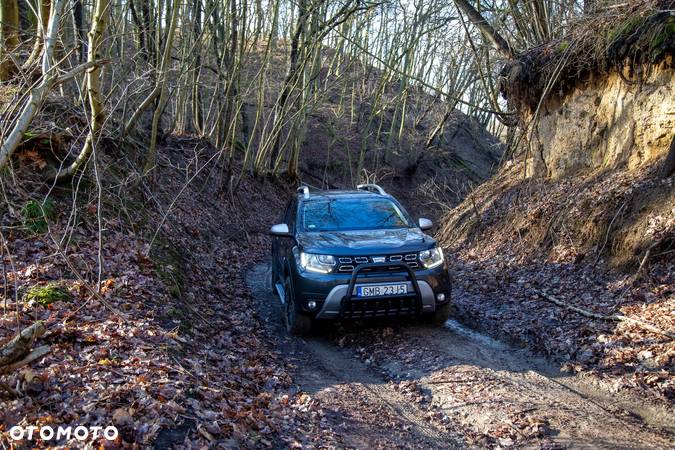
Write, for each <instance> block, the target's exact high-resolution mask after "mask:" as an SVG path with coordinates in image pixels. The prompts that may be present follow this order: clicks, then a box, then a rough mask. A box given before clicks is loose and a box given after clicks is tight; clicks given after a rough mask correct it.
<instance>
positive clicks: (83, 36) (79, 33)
mask: <svg viewBox="0 0 675 450" xmlns="http://www.w3.org/2000/svg"><path fill="white" fill-rule="evenodd" d="M83 9H84V8H83V7H82V0H73V28H74V32H75V49H76V51H77V60H78V61H79V62H84V60H85V58H86V56H87V33H86V32H85V31H84V10H83Z"/></svg>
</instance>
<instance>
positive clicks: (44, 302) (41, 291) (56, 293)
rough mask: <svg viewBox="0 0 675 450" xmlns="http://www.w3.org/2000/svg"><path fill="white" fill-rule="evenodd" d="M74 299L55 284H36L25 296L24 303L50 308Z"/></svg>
mask: <svg viewBox="0 0 675 450" xmlns="http://www.w3.org/2000/svg"><path fill="white" fill-rule="evenodd" d="M72 299H73V298H72V297H71V295H70V293H68V291H66V290H65V289H63V288H62V287H61V286H59V285H57V284H54V283H49V284H47V285H37V284H36V285H34V286H31V287H30V288H29V289H28V291H26V293H25V294H24V295H23V301H24V302H26V303H29V302H34V303H37V304H38V305H41V306H49V305H51V304H52V303H56V302H69V301H72Z"/></svg>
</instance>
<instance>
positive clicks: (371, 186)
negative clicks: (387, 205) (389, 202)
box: [356, 183, 387, 195]
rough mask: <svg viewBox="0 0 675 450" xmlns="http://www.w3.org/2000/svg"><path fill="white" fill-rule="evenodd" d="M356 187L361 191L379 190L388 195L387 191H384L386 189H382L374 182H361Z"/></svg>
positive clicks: (379, 192) (381, 193)
mask: <svg viewBox="0 0 675 450" xmlns="http://www.w3.org/2000/svg"><path fill="white" fill-rule="evenodd" d="M356 189H358V190H359V191H369V192H377V193H378V194H380V195H387V193H386V192H385V191H384V189H382V188H381V187H380V186H378V185H377V184H373V183H368V184H359V185H358V186H356Z"/></svg>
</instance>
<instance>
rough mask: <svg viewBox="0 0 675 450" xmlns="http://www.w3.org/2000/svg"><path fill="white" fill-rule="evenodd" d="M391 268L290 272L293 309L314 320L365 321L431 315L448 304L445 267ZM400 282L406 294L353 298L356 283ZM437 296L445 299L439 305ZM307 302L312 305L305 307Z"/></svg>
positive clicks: (364, 266) (384, 265)
mask: <svg viewBox="0 0 675 450" xmlns="http://www.w3.org/2000/svg"><path fill="white" fill-rule="evenodd" d="M391 268H392V263H370V264H362V265H360V266H357V267H356V268H355V269H354V271H353V272H352V273H331V274H316V273H312V272H306V271H301V272H298V271H294V272H295V273H293V278H294V280H293V284H294V292H295V295H296V299H297V300H298V301H297V302H296V305H297V308H298V309H299V310H300V311H302V312H304V313H306V314H310V315H312V316H314V317H315V318H317V319H338V318H361V317H363V318H365V317H384V316H404V315H418V314H422V313H432V312H434V311H435V310H436V307H437V306H439V305H442V304H445V303H447V302H448V301H450V277H449V275H448V270H447V266H446V265H445V264H443V265H441V266H439V267H436V268H433V269H418V270H412V269H410V268H408V267H407V266H406V265H405V264H400V267H399V269H400V270H398V269H397V270H395V271H391ZM379 269H388V270H385V271H380V270H379ZM402 282H405V283H406V285H407V292H408V294H405V295H402V296H380V297H356V287H355V285H356V284H370V283H373V284H385V283H402ZM441 293H442V294H444V296H445V299H444V301H442V302H440V301H438V300H437V297H436V296H437V295H438V294H441ZM348 294H349V295H348ZM310 302H313V303H314V304H315V305H316V306H315V307H314V308H309V306H308V304H310Z"/></svg>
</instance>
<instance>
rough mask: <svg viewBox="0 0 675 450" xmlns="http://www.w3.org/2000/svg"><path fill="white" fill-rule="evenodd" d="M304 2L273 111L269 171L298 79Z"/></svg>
mask: <svg viewBox="0 0 675 450" xmlns="http://www.w3.org/2000/svg"><path fill="white" fill-rule="evenodd" d="M306 3H307V1H306V0H300V3H298V23H297V25H296V28H295V32H294V33H293V36H292V38H291V54H290V64H289V67H288V73H287V75H286V79H285V80H284V85H283V87H282V89H281V94H280V95H279V101H278V102H277V104H276V106H275V110H274V122H273V126H272V130H273V132H274V133H276V137H275V138H274V146H273V147H272V154H271V156H270V160H269V169H270V171H273V170H274V168H275V166H276V160H277V158H278V156H279V151H280V147H281V134H282V133H281V128H282V124H281V122H282V120H281V119H282V117H283V115H284V109H285V107H286V102H287V101H288V97H289V95H290V94H291V90H292V89H293V86H294V85H295V82H296V80H297V77H298V55H299V50H300V49H299V47H300V38H301V37H302V35H303V33H304V32H305V24H306V22H307V7H306Z"/></svg>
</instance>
